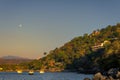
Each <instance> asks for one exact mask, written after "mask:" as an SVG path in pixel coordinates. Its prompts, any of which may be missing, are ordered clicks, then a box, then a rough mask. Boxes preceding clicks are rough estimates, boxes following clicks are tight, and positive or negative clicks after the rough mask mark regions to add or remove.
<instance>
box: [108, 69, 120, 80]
mask: <svg viewBox="0 0 120 80" xmlns="http://www.w3.org/2000/svg"><path fill="white" fill-rule="evenodd" d="M117 74H118V69H117V68H111V69H110V70H109V71H108V75H109V77H112V78H113V79H117Z"/></svg>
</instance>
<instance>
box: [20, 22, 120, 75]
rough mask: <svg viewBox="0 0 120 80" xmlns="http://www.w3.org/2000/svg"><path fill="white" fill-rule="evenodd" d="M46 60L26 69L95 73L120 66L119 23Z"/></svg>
mask: <svg viewBox="0 0 120 80" xmlns="http://www.w3.org/2000/svg"><path fill="white" fill-rule="evenodd" d="M44 55H45V57H43V58H41V59H39V60H33V61H32V62H30V63H27V64H19V65H20V66H24V67H22V68H24V69H34V70H39V69H45V70H46V71H62V70H70V71H78V72H83V73H93V72H96V71H99V70H108V69H110V68H119V67H120V24H117V25H114V26H110V25H109V26H107V27H106V28H103V29H101V30H95V31H93V32H92V33H91V34H84V35H83V36H79V37H76V38H74V39H72V40H71V41H70V42H68V43H66V44H64V46H62V47H60V48H56V49H54V50H51V51H50V52H49V53H48V54H47V53H46V52H45V53H44Z"/></svg>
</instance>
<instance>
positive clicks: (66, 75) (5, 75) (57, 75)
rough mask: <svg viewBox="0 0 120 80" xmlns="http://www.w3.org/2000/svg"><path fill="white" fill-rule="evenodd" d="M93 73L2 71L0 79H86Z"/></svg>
mask: <svg viewBox="0 0 120 80" xmlns="http://www.w3.org/2000/svg"><path fill="white" fill-rule="evenodd" d="M92 77H93V75H89V74H78V73H75V72H45V73H43V74H40V73H39V72H34V74H33V75H29V74H28V72H23V73H21V74H18V73H17V72H0V80H84V78H90V79H92Z"/></svg>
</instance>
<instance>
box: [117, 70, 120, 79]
mask: <svg viewBox="0 0 120 80" xmlns="http://www.w3.org/2000/svg"><path fill="white" fill-rule="evenodd" d="M116 77H117V79H120V71H118V73H117V74H116Z"/></svg>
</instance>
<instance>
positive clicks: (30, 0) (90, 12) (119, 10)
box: [0, 0, 120, 59]
mask: <svg viewBox="0 0 120 80" xmlns="http://www.w3.org/2000/svg"><path fill="white" fill-rule="evenodd" d="M119 3H120V0H0V57H2V56H8V55H12V56H13V55H14V56H20V57H25V58H31V59H36V58H40V57H43V53H44V52H47V53H49V51H50V50H54V49H55V48H56V47H58V48H59V47H61V46H63V45H64V44H65V43H66V42H69V41H70V40H72V39H73V38H74V37H78V36H82V35H83V34H85V33H88V34H90V33H92V31H93V30H97V29H101V28H105V27H106V26H108V25H115V24H117V23H119V22H120V5H119Z"/></svg>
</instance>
